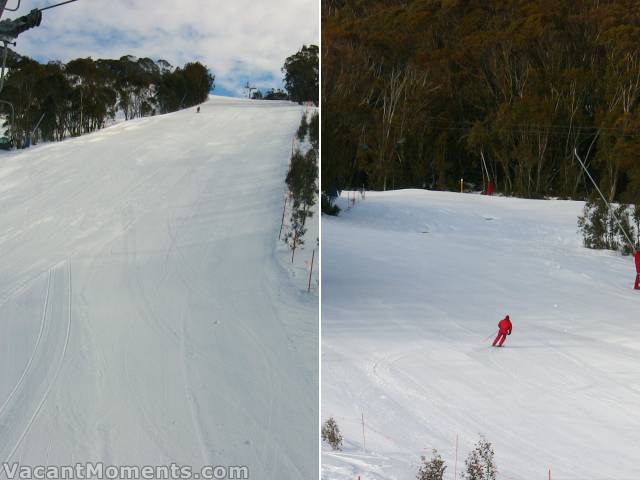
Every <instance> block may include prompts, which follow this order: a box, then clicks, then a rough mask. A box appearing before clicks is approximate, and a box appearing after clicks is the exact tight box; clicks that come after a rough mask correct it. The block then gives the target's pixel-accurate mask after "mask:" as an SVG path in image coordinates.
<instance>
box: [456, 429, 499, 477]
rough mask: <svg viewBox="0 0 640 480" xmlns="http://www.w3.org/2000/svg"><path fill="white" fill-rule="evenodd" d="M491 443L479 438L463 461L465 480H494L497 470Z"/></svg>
mask: <svg viewBox="0 0 640 480" xmlns="http://www.w3.org/2000/svg"><path fill="white" fill-rule="evenodd" d="M493 456H494V452H493V447H492V446H491V443H489V442H488V441H487V440H485V439H484V438H481V439H480V440H479V441H478V443H477V444H476V446H475V448H474V449H473V450H472V451H471V453H469V456H468V457H467V459H466V460H465V471H464V472H463V478H464V479H465V480H496V475H497V473H498V469H497V468H496V465H495V460H494V458H493Z"/></svg>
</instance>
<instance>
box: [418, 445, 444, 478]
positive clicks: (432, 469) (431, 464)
mask: <svg viewBox="0 0 640 480" xmlns="http://www.w3.org/2000/svg"><path fill="white" fill-rule="evenodd" d="M420 458H421V459H422V465H420V468H419V469H418V475H416V478H417V479H418V480H442V478H443V477H444V471H445V470H446V469H447V467H446V465H445V463H444V460H443V459H442V457H441V456H440V455H439V454H438V451H437V450H435V449H434V450H433V455H432V457H431V459H430V460H427V457H420Z"/></svg>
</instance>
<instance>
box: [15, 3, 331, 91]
mask: <svg viewBox="0 0 640 480" xmlns="http://www.w3.org/2000/svg"><path fill="white" fill-rule="evenodd" d="M15 2H17V0H9V2H8V6H9V7H11V6H12V5H14V4H15ZM54 3H58V2H57V1H54V0H46V1H45V0H41V1H36V0H22V6H21V8H20V11H19V12H17V13H13V12H5V14H4V16H3V18H15V16H17V15H20V14H24V13H27V12H28V11H29V10H31V9H32V8H36V7H44V6H47V5H51V4H54ZM318 9H319V0H262V1H261V0H257V1H256V0H254V1H249V0H230V1H226V2H223V1H218V0H174V1H169V0H79V1H78V2H76V3H71V4H69V5H64V6H62V7H59V8H55V9H51V10H47V11H45V12H44V17H43V21H42V25H41V26H40V27H39V28H36V29H33V30H29V31H27V32H25V33H23V34H22V35H21V36H20V37H19V38H18V46H17V48H16V50H17V51H18V53H21V54H24V55H28V56H31V57H37V58H45V59H48V60H62V61H67V60H70V59H72V58H78V57H93V58H119V57H121V56H123V55H126V54H131V55H135V56H146V57H151V58H153V59H156V60H157V59H159V58H163V59H165V60H168V61H169V62H170V63H172V64H173V65H176V66H177V65H182V64H184V63H185V62H187V61H191V60H200V61H202V62H203V63H205V64H207V66H208V67H209V68H210V69H211V70H212V71H213V73H214V74H215V75H216V85H219V86H223V87H225V88H226V89H228V90H233V91H236V92H240V91H241V83H242V80H243V79H246V78H247V77H248V78H252V79H253V78H259V77H262V78H265V77H267V76H269V75H271V76H273V78H275V79H276V80H275V81H270V82H262V84H261V82H256V83H257V84H258V86H260V87H263V88H266V87H281V78H282V73H281V72H280V68H281V67H282V64H283V62H284V59H285V58H286V57H287V56H289V55H291V54H292V53H295V52H296V51H297V50H298V49H299V48H300V47H301V46H302V45H303V44H310V43H314V44H318V42H319V35H320V33H319V12H318Z"/></svg>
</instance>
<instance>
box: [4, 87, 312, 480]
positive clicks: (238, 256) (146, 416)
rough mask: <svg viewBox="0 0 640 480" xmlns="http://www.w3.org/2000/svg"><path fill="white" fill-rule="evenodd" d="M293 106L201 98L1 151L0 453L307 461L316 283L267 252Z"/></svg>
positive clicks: (284, 464) (271, 475)
mask: <svg viewBox="0 0 640 480" xmlns="http://www.w3.org/2000/svg"><path fill="white" fill-rule="evenodd" d="M301 115H302V110H301V108H300V107H298V106H296V105H293V104H290V103H283V102H255V101H243V100H237V99H236V100H234V99H224V98H218V97H212V98H211V99H210V100H209V101H208V102H206V103H205V104H204V105H203V106H202V112H201V113H200V114H196V112H195V108H193V109H189V110H187V111H182V112H177V113H174V114H170V115H165V116H157V117H153V118H146V119H140V120H135V121H129V122H125V123H122V124H119V125H116V126H113V127H110V128H107V129H105V130H103V131H100V132H97V133H95V134H92V135H87V136H83V137H80V138H76V139H73V140H69V141H65V142H62V143H58V144H49V145H44V146H40V147H36V148H33V149H32V150H30V151H26V152H20V153H11V154H8V155H6V156H3V157H2V158H0V265H1V268H0V332H1V334H0V460H2V461H5V460H10V461H18V460H19V461H21V462H22V464H26V465H42V464H46V465H68V464H75V463H76V462H104V463H105V464H106V465H116V466H117V465H149V466H156V465H160V466H161V465H169V464H170V463H172V462H176V463H178V464H180V465H185V466H193V468H194V469H198V468H200V466H202V465H205V464H207V465H214V466H227V465H231V466H248V467H249V469H250V474H251V477H252V478H260V479H274V480H275V479H277V480H280V479H296V480H297V479H300V478H312V477H313V475H314V474H315V472H317V468H318V460H317V453H316V452H317V448H318V439H317V404H318V396H317V355H318V351H317V343H318V342H317V297H313V296H307V295H306V294H303V293H302V292H301V291H300V289H299V288H297V287H295V286H294V285H293V284H292V283H291V279H290V278H289V276H288V274H287V272H286V270H285V269H284V268H282V266H281V264H280V262H279V261H278V259H277V253H276V241H277V235H278V229H279V227H280V216H281V208H282V198H283V192H284V187H285V184H284V177H285V174H286V170H287V165H288V161H289V157H290V151H291V141H292V138H293V135H294V134H295V131H296V128H297V126H298V124H299V121H300V117H301ZM0 476H2V474H0Z"/></svg>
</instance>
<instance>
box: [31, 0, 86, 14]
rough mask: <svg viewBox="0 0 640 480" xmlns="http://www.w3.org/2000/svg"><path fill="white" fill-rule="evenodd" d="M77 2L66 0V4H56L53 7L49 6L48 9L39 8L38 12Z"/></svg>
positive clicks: (75, 0)
mask: <svg viewBox="0 0 640 480" xmlns="http://www.w3.org/2000/svg"><path fill="white" fill-rule="evenodd" d="M77 1H78V0H67V1H66V2H61V3H56V4H55V5H49V6H48V7H44V8H39V9H38V10H40V11H41V12H44V11H45V10H49V9H51V8H56V7H60V6H62V5H66V4H67V3H73V2H77Z"/></svg>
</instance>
